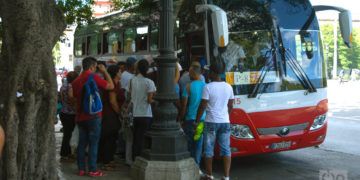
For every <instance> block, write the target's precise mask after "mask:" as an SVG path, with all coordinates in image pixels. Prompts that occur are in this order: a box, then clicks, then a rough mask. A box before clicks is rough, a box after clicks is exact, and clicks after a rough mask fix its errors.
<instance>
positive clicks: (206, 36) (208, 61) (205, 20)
mask: <svg viewBox="0 0 360 180" xmlns="http://www.w3.org/2000/svg"><path fill="white" fill-rule="evenodd" d="M203 3H204V4H207V0H203ZM204 29H205V38H204V39H205V51H206V62H207V65H210V43H209V27H208V12H207V11H206V12H205V18H204Z"/></svg>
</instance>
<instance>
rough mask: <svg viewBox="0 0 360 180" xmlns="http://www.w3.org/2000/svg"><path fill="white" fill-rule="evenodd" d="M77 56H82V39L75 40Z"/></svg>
mask: <svg viewBox="0 0 360 180" xmlns="http://www.w3.org/2000/svg"><path fill="white" fill-rule="evenodd" d="M74 50H75V53H74V54H75V56H82V55H83V54H82V41H81V38H76V39H75V48H74Z"/></svg>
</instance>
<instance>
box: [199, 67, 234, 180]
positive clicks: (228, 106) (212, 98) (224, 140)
mask: <svg viewBox="0 0 360 180" xmlns="http://www.w3.org/2000/svg"><path fill="white" fill-rule="evenodd" d="M224 69H225V67H224V64H223V63H213V64H211V65H210V74H209V78H210V80H211V82H210V83H209V84H207V85H205V87H204V89H203V93H202V100H201V105H200V106H199V109H198V113H197V116H196V122H197V123H199V122H200V119H201V116H202V114H203V113H204V111H205V110H206V118H205V126H204V143H205V144H204V154H205V170H206V176H207V178H208V179H213V176H212V159H213V156H214V146H215V140H216V141H217V142H218V144H219V147H220V156H222V157H223V160H224V177H223V179H224V180H229V175H230V166H231V151H230V118H229V114H230V112H231V110H232V108H233V102H234V92H233V89H232V87H231V86H230V85H229V84H227V83H225V82H223V81H221V78H220V75H221V74H223V73H224Z"/></svg>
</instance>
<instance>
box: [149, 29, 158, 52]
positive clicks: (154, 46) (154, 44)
mask: <svg viewBox="0 0 360 180" xmlns="http://www.w3.org/2000/svg"><path fill="white" fill-rule="evenodd" d="M158 48H159V27H158V26H157V25H154V26H151V34H150V51H157V50H158Z"/></svg>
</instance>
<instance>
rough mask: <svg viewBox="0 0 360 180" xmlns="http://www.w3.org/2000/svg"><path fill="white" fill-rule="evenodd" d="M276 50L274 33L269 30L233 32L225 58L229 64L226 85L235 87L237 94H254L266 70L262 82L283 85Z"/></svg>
mask: <svg viewBox="0 0 360 180" xmlns="http://www.w3.org/2000/svg"><path fill="white" fill-rule="evenodd" d="M273 49H274V48H273V43H272V34H271V32H270V31H268V30H257V31H243V32H230V42H229V45H228V47H227V48H226V51H225V52H224V53H222V59H223V60H224V62H225V65H226V66H225V67H226V74H225V76H226V82H228V83H229V84H231V85H232V86H233V88H234V93H235V94H236V95H243V94H249V93H251V92H252V91H253V88H254V86H255V84H256V83H257V81H258V79H259V76H260V74H261V72H262V71H264V70H265V69H266V71H267V73H266V76H265V79H264V81H263V83H267V84H276V83H278V82H280V77H279V70H278V68H277V66H276V58H275V54H274V51H273Z"/></svg>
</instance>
